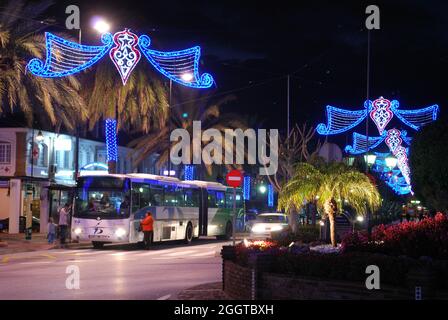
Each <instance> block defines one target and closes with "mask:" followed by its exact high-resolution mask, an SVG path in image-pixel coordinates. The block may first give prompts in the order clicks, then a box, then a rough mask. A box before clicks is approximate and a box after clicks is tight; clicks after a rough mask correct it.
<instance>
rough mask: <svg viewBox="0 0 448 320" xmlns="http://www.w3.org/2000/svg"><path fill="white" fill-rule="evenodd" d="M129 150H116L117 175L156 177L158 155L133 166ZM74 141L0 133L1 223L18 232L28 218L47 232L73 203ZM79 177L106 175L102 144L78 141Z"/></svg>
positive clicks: (24, 131)
mask: <svg viewBox="0 0 448 320" xmlns="http://www.w3.org/2000/svg"><path fill="white" fill-rule="evenodd" d="M131 151H132V149H130V148H126V147H121V146H119V147H118V162H117V173H129V172H142V173H152V174H157V173H159V172H158V170H156V166H155V160H156V156H151V157H148V158H147V159H145V160H144V161H142V162H141V163H140V164H139V166H138V167H134V166H133V165H132V157H131ZM75 152H76V138H75V137H74V136H70V135H65V134H58V133H54V132H48V131H39V130H36V129H30V128H0V220H3V219H7V218H9V228H8V230H9V233H18V232H19V231H21V230H20V219H21V218H20V217H22V216H25V217H26V216H27V215H29V214H32V216H34V217H36V218H38V219H40V222H41V223H40V232H46V227H47V221H48V218H49V217H50V216H53V217H56V214H57V212H58V209H59V208H60V207H61V206H63V205H64V204H65V203H67V202H70V201H71V199H72V194H73V188H74V187H75V184H76V183H75V158H76V157H75ZM78 157H79V158H78V162H79V173H80V174H83V173H87V172H90V171H92V170H94V171H97V170H107V159H106V144H105V143H104V142H99V141H94V140H88V139H79V156H78Z"/></svg>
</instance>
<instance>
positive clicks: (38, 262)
mask: <svg viewBox="0 0 448 320" xmlns="http://www.w3.org/2000/svg"><path fill="white" fill-rule="evenodd" d="M45 263H51V261H33V262H19V263H18V264H45Z"/></svg>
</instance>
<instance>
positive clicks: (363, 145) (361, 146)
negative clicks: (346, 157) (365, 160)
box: [345, 132, 386, 154]
mask: <svg viewBox="0 0 448 320" xmlns="http://www.w3.org/2000/svg"><path fill="white" fill-rule="evenodd" d="M385 137H386V136H385V135H384V134H383V135H382V136H379V137H368V138H367V137H366V136H365V135H362V134H360V133H357V132H353V145H351V146H350V145H349V146H346V147H345V152H347V153H351V154H361V153H364V152H366V151H368V150H371V149H374V148H376V147H377V146H378V145H379V144H380V143H381V142H383V141H384V138H385ZM367 140H368V141H369V143H368V145H369V147H368V150H367Z"/></svg>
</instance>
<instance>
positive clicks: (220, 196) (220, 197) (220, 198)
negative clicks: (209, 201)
mask: <svg viewBox="0 0 448 320" xmlns="http://www.w3.org/2000/svg"><path fill="white" fill-rule="evenodd" d="M216 205H217V206H218V208H225V207H226V201H225V197H224V192H223V191H216Z"/></svg>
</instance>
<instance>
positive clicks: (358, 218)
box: [353, 216, 364, 232]
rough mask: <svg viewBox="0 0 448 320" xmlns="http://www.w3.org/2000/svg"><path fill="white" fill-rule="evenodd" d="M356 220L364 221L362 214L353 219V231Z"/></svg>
mask: <svg viewBox="0 0 448 320" xmlns="http://www.w3.org/2000/svg"><path fill="white" fill-rule="evenodd" d="M356 221H357V222H359V223H362V222H363V221H364V217H363V216H357V217H356V220H353V232H355V223H356Z"/></svg>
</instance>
